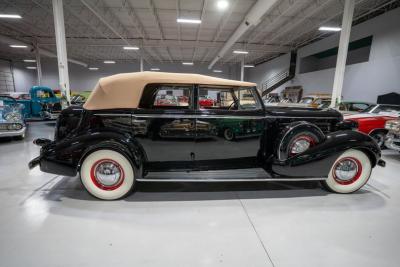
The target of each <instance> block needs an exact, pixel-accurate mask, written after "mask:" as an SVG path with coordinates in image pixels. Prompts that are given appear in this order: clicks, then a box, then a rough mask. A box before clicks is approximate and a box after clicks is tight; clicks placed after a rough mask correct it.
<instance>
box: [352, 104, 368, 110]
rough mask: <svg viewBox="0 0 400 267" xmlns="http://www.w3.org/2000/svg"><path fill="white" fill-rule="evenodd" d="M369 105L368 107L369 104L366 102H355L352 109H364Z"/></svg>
mask: <svg viewBox="0 0 400 267" xmlns="http://www.w3.org/2000/svg"><path fill="white" fill-rule="evenodd" d="M367 107H368V105H366V104H362V103H354V104H353V105H351V109H350V111H363V110H364V109H366V108H367Z"/></svg>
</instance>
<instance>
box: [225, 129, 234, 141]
mask: <svg viewBox="0 0 400 267" xmlns="http://www.w3.org/2000/svg"><path fill="white" fill-rule="evenodd" d="M223 134H224V138H225V140H227V141H233V140H235V133H234V132H233V131H232V129H231V128H226V129H225V130H224V133H223Z"/></svg>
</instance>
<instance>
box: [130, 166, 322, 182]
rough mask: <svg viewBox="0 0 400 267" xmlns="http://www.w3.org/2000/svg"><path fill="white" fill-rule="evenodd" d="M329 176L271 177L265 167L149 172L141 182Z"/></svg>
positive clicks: (241, 180) (287, 179)
mask: <svg viewBox="0 0 400 267" xmlns="http://www.w3.org/2000/svg"><path fill="white" fill-rule="evenodd" d="M326 179H327V177H311V178H307V177H271V176H270V175H269V174H268V173H267V172H265V171H264V170H263V169H242V170H218V171H192V172H149V173H148V175H147V176H146V177H145V178H139V179H136V180H137V181H139V182H266V181H323V180H326Z"/></svg>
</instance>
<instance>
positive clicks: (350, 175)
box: [322, 149, 372, 194]
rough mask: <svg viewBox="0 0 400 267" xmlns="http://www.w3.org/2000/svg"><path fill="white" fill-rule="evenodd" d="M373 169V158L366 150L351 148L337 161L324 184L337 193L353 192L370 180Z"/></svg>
mask: <svg viewBox="0 0 400 267" xmlns="http://www.w3.org/2000/svg"><path fill="white" fill-rule="evenodd" d="M371 170H372V166H371V160H370V159H369V157H368V156H367V155H366V154H365V153H364V152H362V151H360V150H355V149H349V150H346V151H345V152H344V153H343V154H342V155H340V157H339V158H338V159H337V160H336V161H335V163H334V164H333V166H332V168H331V170H330V172H329V175H328V179H327V180H325V181H323V182H322V184H323V185H324V186H325V187H326V188H327V189H328V190H330V191H332V192H335V193H342V194H346V193H352V192H355V191H357V190H358V189H360V188H361V187H362V186H363V185H365V184H366V183H367V182H368V179H369V177H370V176H371Z"/></svg>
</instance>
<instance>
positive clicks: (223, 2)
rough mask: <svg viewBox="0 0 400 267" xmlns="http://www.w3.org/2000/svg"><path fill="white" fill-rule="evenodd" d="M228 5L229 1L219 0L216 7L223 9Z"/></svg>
mask: <svg viewBox="0 0 400 267" xmlns="http://www.w3.org/2000/svg"><path fill="white" fill-rule="evenodd" d="M228 6H229V3H228V1H226V0H219V1H218V2H217V8H218V9H219V10H225V9H226V8H227V7H228Z"/></svg>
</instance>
